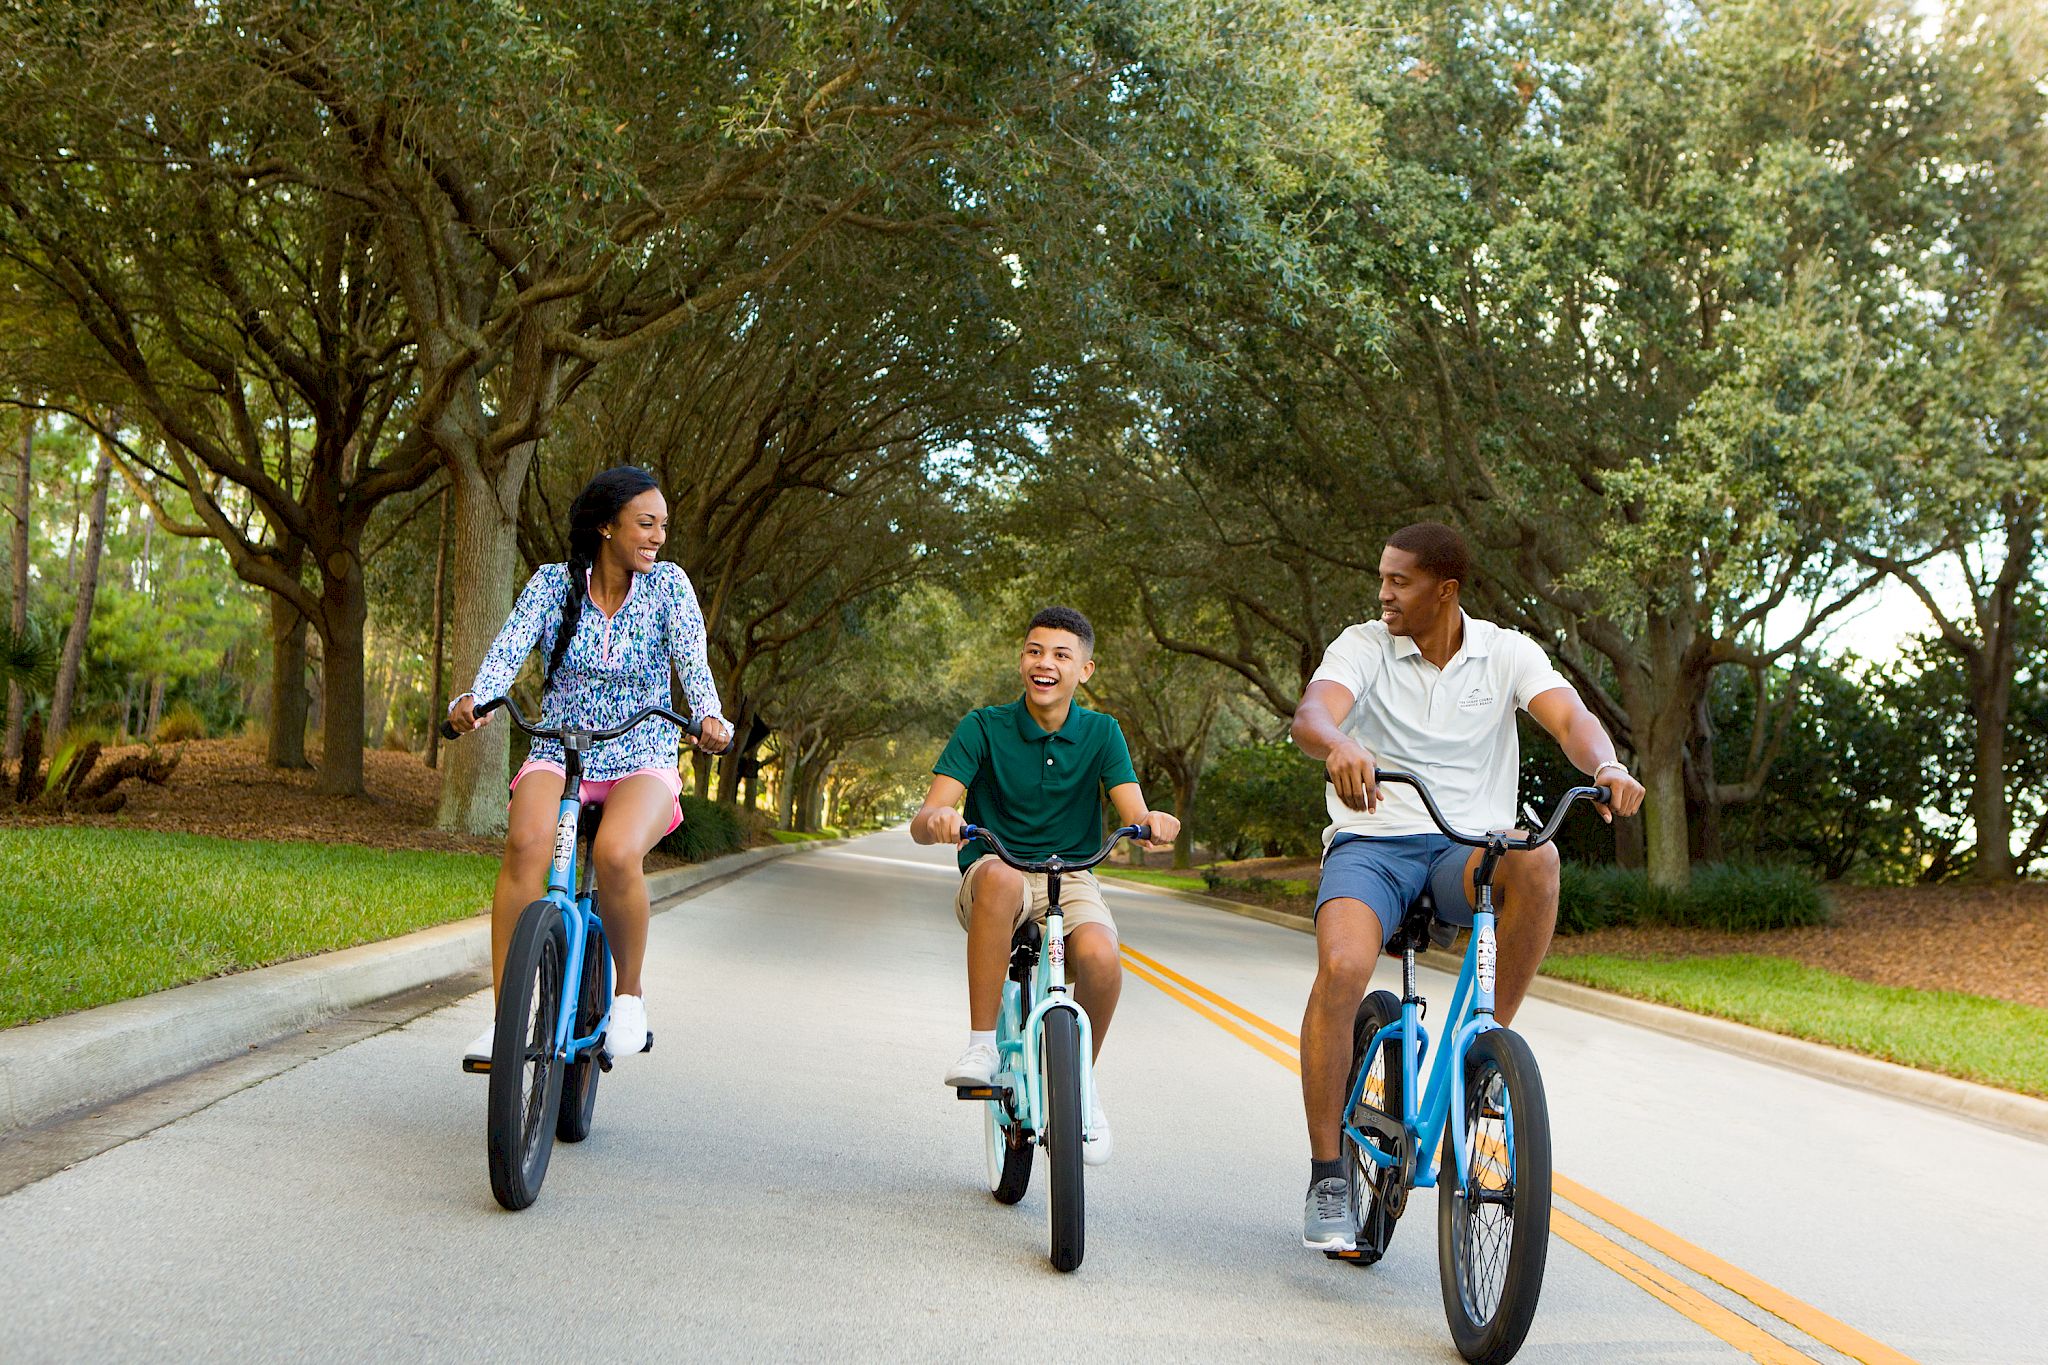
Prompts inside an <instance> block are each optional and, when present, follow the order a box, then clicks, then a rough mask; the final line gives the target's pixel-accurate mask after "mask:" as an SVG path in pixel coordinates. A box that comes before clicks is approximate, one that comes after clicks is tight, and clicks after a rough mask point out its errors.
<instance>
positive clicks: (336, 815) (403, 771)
mask: <svg viewBox="0 0 2048 1365" xmlns="http://www.w3.org/2000/svg"><path fill="white" fill-rule="evenodd" d="M168 747H169V749H170V750H171V751H172V752H176V753H177V754H179V755H180V757H179V760H178V767H177V770H176V771H175V772H173V773H172V774H171V777H170V780H169V781H168V782H166V783H165V784H164V785H163V786H161V787H159V786H154V785H152V784H150V783H147V782H126V783H123V784H122V786H121V788H120V789H121V790H122V791H124V792H126V793H127V794H128V804H127V805H126V806H125V807H123V808H122V809H121V810H118V811H116V812H114V813H113V814H111V815H79V814H69V813H67V814H64V815H41V816H30V815H22V814H20V813H18V812H17V811H16V810H15V808H14V807H13V806H12V805H11V804H9V803H7V802H5V801H0V825H7V826H17V827H18V826H27V825H91V826H96V827H99V828H105V829H150V830H162V831H165V832H167V833H175V834H211V835H217V836H219V837H220V838H224V839H276V840H285V841H303V842H310V843H320V844H361V845H364V846H366V847H369V848H408V849H427V850H432V851H437V852H462V853H488V854H491V855H493V856H496V855H498V854H500V853H503V852H504V849H505V841H504V840H503V839H497V838H482V837H478V836H476V835H470V834H448V833H444V832H443V831H441V830H438V829H435V828H434V811H435V807H436V805H437V804H438V802H439V801H440V795H441V775H440V774H439V773H438V772H436V771H435V770H434V769H432V768H429V767H428V766H427V765H426V764H425V763H424V762H422V761H421V760H420V759H419V758H418V757H416V756H415V755H413V754H410V753H399V752H394V751H391V750H387V749H367V750H365V751H364V752H363V787H364V794H363V795H361V796H323V795H320V794H319V793H317V792H315V791H314V790H313V782H314V774H313V773H312V772H311V771H310V770H308V771H304V772H287V771H283V770H280V769H276V768H271V767H267V766H265V764H264V761H263V757H264V750H263V746H262V745H260V744H257V743H255V742H253V741H248V740H239V739H203V740H193V741H191V742H189V743H186V744H179V745H173V746H168ZM131 752H141V750H140V748H139V747H137V748H133V749H108V750H107V751H106V754H105V756H104V757H103V758H102V759H101V762H102V763H106V762H110V761H112V760H113V759H115V758H118V757H119V756H120V755H122V754H125V753H131ZM682 863H683V860H682V859H680V858H671V857H669V856H668V855H667V854H663V853H653V854H650V855H648V859H647V866H648V867H649V868H650V869H658V868H664V867H680V866H682Z"/></svg>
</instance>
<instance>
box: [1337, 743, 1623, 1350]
mask: <svg viewBox="0 0 2048 1365" xmlns="http://www.w3.org/2000/svg"><path fill="white" fill-rule="evenodd" d="M1379 781H1380V783H1381V785H1383V786H1384V785H1385V784H1387V783H1389V782H1399V783H1402V784H1403V785H1405V786H1409V787H1413V788H1414V789H1415V790H1416V792H1417V793H1419V794H1420V795H1421V797H1422V804H1423V805H1424V806H1425V807H1426V808H1427V809H1428V811H1429V818H1430V819H1432V820H1434V821H1435V822H1436V825H1437V828H1438V829H1440V830H1442V831H1443V832H1444V834H1445V835H1446V836H1447V837H1448V838H1450V839H1453V840H1455V841H1456V842H1458V843H1460V844H1464V845H1466V846H1468V847H1471V848H1477V849H1481V850H1484V853H1483V856H1481V858H1480V860H1479V866H1478V869H1477V870H1476V872H1475V874H1474V877H1473V883H1474V887H1475V890H1476V892H1477V895H1478V905H1477V907H1476V908H1475V909H1474V912H1473V915H1472V939H1471V943H1470V944H1469V945H1468V946H1467V947H1466V950H1465V965H1464V969H1463V970H1462V971H1461V972H1460V973H1459V975H1458V986H1457V989H1456V991H1455V992H1454V993H1453V994H1452V996H1451V1008H1450V1013H1449V1014H1448V1015H1447V1016H1446V1017H1445V1019H1444V1022H1443V1025H1442V1027H1443V1030H1444V1034H1445V1036H1446V1037H1447V1038H1448V1039H1449V1045H1448V1046H1445V1047H1439V1048H1437V1049H1436V1051H1435V1055H1434V1057H1432V1056H1431V1055H1430V1051H1431V1049H1430V1036H1429V1030H1428V1029H1426V1028H1424V1027H1423V1025H1422V1015H1423V1011H1424V1010H1425V1009H1426V1008H1427V1007H1428V1002H1427V1001H1425V1000H1424V999H1423V998H1422V996H1421V995H1420V994H1419V993H1418V992H1417V991H1416V988H1415V954H1416V952H1417V951H1418V950H1420V949H1422V948H1426V947H1428V946H1429V945H1430V943H1431V942H1432V940H1434V941H1435V942H1436V943H1437V944H1438V945H1439V946H1448V945H1449V943H1450V942H1451V940H1452V938H1453V936H1454V935H1455V932H1456V927H1457V926H1454V925H1450V924H1447V923H1445V922H1444V921H1442V920H1439V919H1438V918H1437V915H1436V904H1435V901H1434V899H1433V898H1432V897H1431V895H1430V893H1429V891H1428V889H1427V888H1425V889H1424V891H1423V893H1422V895H1421V897H1420V898H1419V899H1418V900H1417V901H1416V902H1415V904H1414V905H1412V906H1410V907H1408V911H1407V914H1406V915H1405V917H1404V918H1403V920H1402V922H1401V927H1400V929H1399V930H1397V931H1396V932H1395V934H1394V937H1393V938H1392V939H1391V940H1390V941H1389V942H1388V944H1387V951H1388V952H1389V953H1398V954H1399V955H1400V958H1401V996H1400V998H1399V999H1396V998H1395V997H1394V995H1393V994H1392V993H1390V992H1388V991H1374V992H1373V993H1372V994H1370V995H1368V996H1366V997H1365V999H1364V1001H1363V1002H1362V1003H1360V1005H1359V1007H1358V1018H1357V1022H1356V1024H1355V1025H1354V1027H1353V1030H1352V1080H1351V1091H1350V1094H1349V1096H1348V1097H1347V1098H1346V1100H1345V1103H1344V1158H1345V1170H1346V1172H1347V1173H1348V1175H1349V1176H1350V1180H1351V1193H1352V1214H1353V1217H1354V1219H1355V1221H1356V1226H1357V1234H1356V1239H1355V1240H1356V1243H1357V1246H1356V1249H1355V1250H1352V1251H1332V1252H1326V1253H1324V1254H1325V1255H1328V1256H1330V1257H1332V1258H1333V1259H1338V1260H1347V1261H1355V1262H1357V1263H1359V1264H1363V1265H1370V1264H1371V1263H1372V1262H1374V1261H1377V1260H1379V1259H1380V1257H1381V1255H1383V1254H1384V1253H1385V1251H1386V1249H1387V1243H1388V1241H1390V1240H1391V1239H1392V1238H1393V1235H1394V1224H1395V1222H1396V1220H1398V1219H1399V1218H1400V1216H1401V1214H1402V1212H1403V1210H1405V1209H1406V1208H1407V1205H1408V1192H1409V1191H1410V1190H1412V1189H1414V1188H1416V1187H1417V1186H1422V1187H1425V1188H1427V1187H1429V1186H1435V1187H1436V1188H1437V1270H1438V1277H1439V1279H1440V1280H1441V1282H1442V1287H1443V1297H1444V1316H1445V1318H1446V1319H1447V1320H1448V1321H1449V1322H1450V1327H1451V1337H1452V1340H1454V1341H1455V1342H1456V1343H1457V1346H1458V1353H1459V1354H1460V1355H1462V1356H1464V1357H1465V1359H1467V1360H1470V1361H1483V1362H1487V1365H1499V1363H1500V1362H1503V1361H1507V1360H1512V1359H1513V1358H1514V1356H1515V1353H1516V1352H1517V1351H1519V1350H1521V1348H1522V1341H1523V1339H1524V1338H1525V1337H1526V1336H1527V1335H1528V1332H1529V1324H1530V1323H1531V1322H1532V1321H1533V1320H1534V1319H1535V1316H1536V1299H1537V1296H1538V1295H1539V1294H1540V1293H1541V1292H1542V1289H1543V1261H1544V1255H1545V1252H1546V1250H1547V1248H1548V1246H1549V1242H1550V1110H1549V1108H1548V1107H1547V1106H1546V1105H1545V1103H1544V1098H1543V1077H1542V1075H1541V1074H1540V1073H1539V1072H1538V1071H1537V1069H1536V1057H1535V1054H1534V1053H1532V1052H1531V1051H1530V1050H1529V1045H1528V1043H1526V1042H1524V1041H1523V1039H1522V1037H1521V1035H1520V1034H1517V1033H1515V1032H1514V1031H1513V1030H1511V1029H1508V1028H1505V1027H1503V1026H1502V1025H1500V1024H1498V1023H1496V1022H1495V1021H1494V1017H1493V984H1494V962H1495V951H1496V948H1495V941H1494V912H1493V873H1494V869H1495V868H1496V867H1497V866H1499V864H1500V860H1501V858H1502V857H1504V856H1505V855H1506V854H1508V853H1510V852H1514V851H1517V850H1521V849H1531V848H1540V847H1542V846H1543V845H1544V844H1547V843H1549V842H1550V841H1551V839H1553V838H1554V837H1556V835H1557V829H1558V826H1559V825H1560V824H1562V823H1563V822H1564V817H1565V813H1566V812H1567V811H1569V810H1570V809H1571V807H1572V803H1573V802H1576V801H1582V800H1591V801H1602V802H1604V801H1606V800H1607V798H1608V791H1607V789H1606V788H1605V787H1574V788H1572V789H1571V790H1570V791H1568V792H1566V793H1565V796H1564V800H1563V801H1561V802H1559V803H1558V807H1557V810H1556V812H1555V813H1553V814H1552V815H1551V817H1550V822H1549V823H1548V824H1546V825H1544V826H1543V828H1542V829H1541V830H1539V831H1538V832H1536V833H1535V834H1530V835H1520V834H1514V833H1511V832H1509V831H1506V830H1494V831H1491V832H1489V833H1486V834H1469V833H1466V832H1465V831H1463V830H1457V829H1453V828H1452V827H1451V826H1450V825H1449V824H1448V823H1447V822H1446V821H1445V820H1444V817H1443V812H1442V811H1440V810H1438V809H1437V804H1436V801H1435V799H1434V798H1433V797H1431V796H1430V794H1429V789H1428V788H1427V787H1425V786H1423V785H1422V783H1421V782H1420V781H1418V780H1417V779H1416V778H1415V777H1414V776H1413V775H1412V774H1409V773H1402V772H1387V771H1384V770H1382V771H1381V772H1380V774H1379ZM1425 1062H1427V1063H1428V1070H1427V1073H1426V1079H1425V1072H1424V1064H1425ZM1418 1081H1421V1082H1423V1083H1422V1084H1421V1086H1420V1087H1419V1088H1418V1084H1417V1083H1418ZM1454 1097H1455V1100H1456V1113H1457V1116H1458V1121H1457V1122H1456V1123H1452V1122H1451V1121H1450V1119H1451V1115H1452V1112H1453V1107H1452V1106H1453V1098H1454ZM1447 1130H1448V1134H1447ZM1431 1153H1438V1166H1437V1169H1436V1170H1435V1171H1431V1170H1430V1169H1429V1166H1428V1165H1427V1163H1426V1161H1425V1158H1426V1157H1427V1156H1428V1155H1429V1154H1431Z"/></svg>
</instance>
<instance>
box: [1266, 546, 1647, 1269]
mask: <svg viewBox="0 0 2048 1365" xmlns="http://www.w3.org/2000/svg"><path fill="white" fill-rule="evenodd" d="M1471 576H1472V557H1471V551H1470V550H1469V549H1468V548H1467V546H1466V544H1465V540H1464V537H1462V536H1460V535H1459V534H1458V533H1457V532H1456V531H1454V530H1452V529H1451V528H1450V527H1448V526H1444V525H1441V524H1439V523H1436V522H1421V523H1418V524H1416V525H1413V526H1406V527H1403V528H1402V529H1401V530H1399V531H1396V532H1395V533H1394V534H1393V535H1391V536H1389V537H1388V538H1387V543H1386V548H1385V550H1384V551H1383V552H1382V554H1381V555H1380V593H1379V600H1380V618H1379V619H1378V620H1376V621H1367V622H1365V623H1363V624H1360V625H1355V626H1352V627H1351V628H1350V629H1348V630H1346V631H1345V632H1344V633H1343V634H1342V635H1340V636H1338V637H1337V639H1336V640H1335V641H1333V642H1332V643H1331V645H1330V647H1329V649H1328V651H1326V652H1325V653H1324V655H1323V661H1322V664H1321V666H1320V667H1318V668H1317V669H1316V672H1315V675H1314V677H1313V678H1312V679H1311V680H1310V682H1309V685H1308V688H1307V690H1306V691H1305V692H1304V693H1303V695H1302V699H1301V704H1300V706H1299V707H1297V708H1296V710H1295V713H1294V725H1293V736H1294V741H1295V743H1296V744H1298V745H1300V746H1301V749H1302V751H1303V752H1304V753H1306V754H1308V755H1309V756H1310V757H1311V758H1318V759H1321V760H1323V762H1324V766H1325V768H1326V769H1327V771H1328V774H1329V782H1328V784H1327V787H1326V794H1325V799H1326V801H1327V803H1328V806H1329V815H1330V823H1329V826H1328V827H1327V828H1326V829H1325V830H1324V831H1323V869H1322V880H1321V884H1320V886H1319V887H1318V889H1317V892H1316V981H1315V986H1314V988H1313V990H1312V991H1311V992H1310V994H1309V1000H1308V1008H1307V1010H1306V1012H1305V1013H1304V1014H1303V1017H1302V1024H1301V1093H1302V1105H1303V1108H1304V1109H1305V1110H1306V1112H1307V1118H1308V1135H1309V1157H1310V1175H1309V1192H1308V1201H1307V1207H1306V1209H1305V1211H1304V1214H1303V1219H1302V1242H1303V1244H1304V1245H1306V1246H1308V1247H1310V1248H1313V1249H1315V1250H1318V1251H1334V1250H1346V1251H1348V1250H1350V1249H1351V1247H1352V1242H1353V1227H1352V1223H1351V1216H1350V1188H1349V1181H1348V1177H1347V1175H1346V1173H1345V1170H1344V1164H1343V1159H1342V1155H1341V1150H1342V1149H1341V1136H1342V1114H1341V1112H1340V1111H1341V1110H1342V1108H1343V1105H1344V1097H1345V1093H1346V1090H1347V1087H1348V1084H1349V1081H1350V1070H1351V1062H1352V1056H1351V1050H1352V1038H1351V1028H1352V1022H1353V1016H1354V1015H1355V1013H1356V1011H1357V1009H1358V1002H1359V1001H1360V1000H1361V999H1363V998H1364V996H1365V992H1366V987H1367V986H1368V985H1369V984H1370V983H1371V980H1372V973H1373V968H1374V966H1375V965H1376V964H1377V962H1378V960H1379V957H1380V953H1381V951H1382V949H1384V948H1385V946H1386V944H1387V942H1388V941H1389V940H1390V939H1391V938H1392V937H1393V935H1394V932H1395V931H1396V930H1397V929H1398V928H1399V927H1400V924H1401V920H1402V917H1403V916H1404V914H1405V913H1406V912H1407V909H1408V906H1409V905H1410V904H1411V903H1412V902H1413V901H1414V900H1415V899H1416V898H1417V896H1419V895H1420V894H1421V892H1422V890H1423V888H1424V887H1428V888H1429V889H1430V890H1431V892H1432V893H1433V894H1434V897H1435V901H1436V908H1437V914H1438V916H1439V917H1440V918H1442V919H1445V920H1448V921H1451V922H1454V923H1455V922H1461V921H1462V922H1466V923H1469V922H1470V921H1471V918H1472V895H1473V893H1472V874H1473V870H1474V869H1475V868H1476V867H1477V866H1478V863H1479V859H1480V857H1481V856H1482V855H1481V853H1480V851H1479V850H1476V849H1469V848H1466V847H1463V846H1462V845H1459V844H1455V843H1453V842H1452V841H1451V840H1449V839H1448V838H1445V837H1444V836H1443V835H1442V834H1440V833H1439V832H1438V830H1437V828H1436V826H1435V824H1434V823H1433V822H1432V821H1431V820H1430V818H1429V814H1428V812H1427V811H1426V810H1425V809H1424V808H1423V806H1422V804H1421V800H1420V798H1419V797H1417V796H1416V795H1415V793H1413V792H1412V791H1410V790H1409V789H1408V788H1406V787H1395V786H1391V785H1390V786H1388V787H1386V788H1384V789H1382V788H1381V787H1380V785H1379V783H1378V781H1377V777H1376V774H1377V772H1378V769H1379V767H1380V765H1382V764H1384V765H1386V766H1387V767H1389V768H1400V769H1406V770H1408V771H1410V772H1413V773H1415V774H1416V775H1418V776H1420V777H1422V778H1423V779H1425V780H1426V781H1427V782H1428V783H1429V786H1430V790H1431V791H1432V792H1433V793H1434V794H1435V796H1436V798H1437V802H1438V804H1439V805H1440V806H1441V807H1442V809H1443V812H1444V815H1445V818H1446V819H1447V820H1448V821H1449V822H1450V823H1451V824H1452V825H1455V826H1457V827H1458V828H1461V829H1473V830H1482V829H1484V830H1490V829H1506V828H1509V827H1510V826H1512V825H1513V824H1514V823H1515V804H1516V803H1515V785H1516V776H1517V773H1518V771H1519V767H1520V762H1521V749H1520V743H1519V739H1518V736H1517V734H1516V730H1515V711H1516V709H1517V708H1520V709H1523V710H1526V711H1528V713H1529V714H1530V715H1531V716H1533V717H1534V718H1535V719H1536V722H1537V723H1538V724H1539V725H1541V726H1542V727H1543V728H1544V729H1545V730H1547V731H1549V732H1550V735H1551V736H1552V738H1554V739H1556V740H1557V742H1558V744H1559V745H1560V746H1561V747H1562V748H1563V749H1564V752H1565V756H1566V757H1568V758H1570V759H1571V761H1572V762H1573V763H1574V764H1576V765H1577V766H1578V768H1579V769H1580V771H1582V772H1586V773H1589V774H1591V775H1592V777H1593V779H1594V781H1596V782H1598V783H1600V784H1601V785H1604V786H1606V787H1607V788H1608V789H1609V790H1610V792H1611V793H1612V798H1611V800H1610V802H1609V803H1608V805H1606V806H1603V807H1601V811H1600V813H1601V816H1602V818H1603V819H1609V820H1611V819H1612V818H1613V817H1614V815H1615V814H1621V815H1633V814H1635V812H1636V811H1637V810H1638V809H1639V808H1640V807H1641V805H1642V802H1643V788H1642V784H1641V783H1639V782H1637V781H1636V780H1635V778H1633V777H1632V776H1630V775H1629V772H1628V769H1627V768H1626V767H1624V766H1623V765H1622V763H1621V762H1620V761H1619V760H1618V759H1616V757H1615V755H1614V742H1613V740H1612V739H1610V738H1609V737H1608V734H1607V731H1606V730H1605V729H1604V728H1602V726H1601V724H1600V722H1599V721H1598V720H1597V719H1595V717H1594V716H1593V713H1592V712H1591V711H1589V710H1587V709H1586V705H1585V703H1584V702H1583V701H1581V700H1580V698H1579V694H1578V693H1577V692H1576V691H1574V690H1573V688H1572V686H1571V684H1570V683H1569V682H1567V681H1566V680H1565V678H1564V675H1562V674H1561V673H1559V672H1558V671H1557V669H1556V668H1555V667H1554V666H1553V665H1552V664H1551V662H1550V660H1549V659H1548V658H1547V657H1546V656H1545V655H1544V653H1543V651H1542V649H1541V648H1540V647H1539V646H1538V645H1537V644H1536V642H1535V641H1533V640H1531V639H1529V638H1528V637H1527V636H1525V635H1520V634H1517V633H1516V632H1514V631H1511V630H1506V629H1503V628H1502V627H1500V626H1497V625H1495V624H1493V623H1492V622H1490V621H1477V620H1474V619H1473V618H1472V617H1470V616H1468V615H1466V614H1465V612H1464V610H1463V608H1462V607H1461V606H1460V605H1459V597H1460V594H1461V591H1462V589H1463V586H1464V585H1465V584H1466V583H1469V582H1470V581H1471ZM1493 884H1494V888H1495V897H1496V903H1497V907H1498V909H1499V910H1500V912H1501V914H1500V919H1499V922H1498V924H1499V929H1498V932H1499V944H1500V946H1499V954H1500V956H1499V967H1498V973H1499V975H1498V985H1497V987H1496V995H1495V1010H1494V1014H1495V1018H1497V1019H1498V1020H1499V1021H1500V1022H1501V1023H1503V1024H1506V1023H1508V1022H1509V1021H1511V1020H1512V1019H1513V1018H1514V1015H1515V1010H1516V1008H1517V1007H1518V1006H1519V1005H1520V1004H1521V1002H1522V997H1523V996H1524V995H1525V994H1526V993H1527V991H1528V989H1529V983H1530V982H1531V981H1532V980H1534V979H1535V976H1536V969H1537V967H1538V966H1539V965H1540V964H1541V963H1542V961H1543V956H1544V954H1545V952H1547V951H1548V950H1549V947H1550V936H1551V931H1552V930H1553V929H1554V928H1555V926H1556V924H1557V892H1558V857H1557V850H1556V849H1555V847H1554V846H1551V845H1545V846H1544V847H1542V848H1537V849H1531V850H1528V851H1525V852H1513V853H1509V854H1507V855H1506V857H1504V858H1503V859H1502V860H1501V862H1500V865H1499V867H1498V869H1497V870H1496V872H1495V874H1494V883H1493Z"/></svg>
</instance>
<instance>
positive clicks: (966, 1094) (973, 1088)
mask: <svg viewBox="0 0 2048 1365" xmlns="http://www.w3.org/2000/svg"><path fill="white" fill-rule="evenodd" d="M953 1092H954V1093H955V1094H956V1095H958V1096H959V1097H960V1098H961V1099H963V1100H1001V1101H1003V1102H1004V1103H1005V1104H1007V1103H1009V1100H1010V1087H1009V1086H1007V1085H959V1086H955V1087H953Z"/></svg>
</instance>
